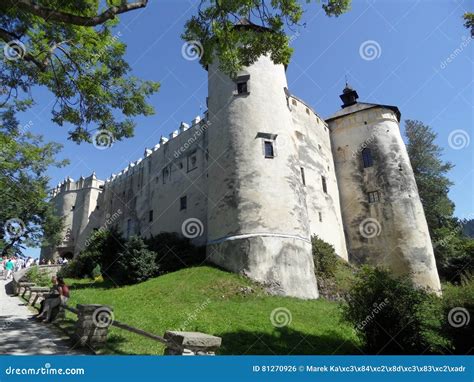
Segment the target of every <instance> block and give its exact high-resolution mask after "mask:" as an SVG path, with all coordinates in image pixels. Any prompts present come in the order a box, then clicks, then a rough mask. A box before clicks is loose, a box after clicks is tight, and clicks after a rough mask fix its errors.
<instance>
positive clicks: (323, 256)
mask: <svg viewBox="0 0 474 382" xmlns="http://www.w3.org/2000/svg"><path fill="white" fill-rule="evenodd" d="M311 244H312V251H313V261H314V271H315V272H316V275H317V276H320V277H323V278H331V277H334V275H335V273H336V270H337V266H338V262H339V258H338V256H337V255H336V251H335V250H334V247H333V246H332V245H331V244H329V243H326V242H325V241H324V240H321V239H320V238H319V237H318V236H312V237H311Z"/></svg>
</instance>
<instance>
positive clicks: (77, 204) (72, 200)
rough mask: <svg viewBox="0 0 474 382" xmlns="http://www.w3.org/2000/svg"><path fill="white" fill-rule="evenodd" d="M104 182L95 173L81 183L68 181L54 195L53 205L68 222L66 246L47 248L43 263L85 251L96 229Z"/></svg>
mask: <svg viewBox="0 0 474 382" xmlns="http://www.w3.org/2000/svg"><path fill="white" fill-rule="evenodd" d="M103 183H104V182H103V181H101V180H98V179H97V178H96V176H95V173H93V174H92V175H90V176H89V177H87V178H83V177H82V176H81V177H80V178H79V180H78V181H76V182H75V181H74V180H73V179H71V178H69V177H68V178H67V179H65V180H64V182H63V183H61V184H60V185H58V187H57V188H55V189H54V190H53V192H52V198H51V203H53V205H54V208H55V211H56V213H57V214H58V215H59V216H62V217H63V218H64V223H63V232H62V237H63V240H62V242H61V243H60V244H59V245H58V246H55V247H43V248H42V249H41V256H40V257H41V259H45V260H46V261H47V260H53V259H57V258H58V257H68V258H72V257H73V256H76V255H77V254H78V253H79V252H80V251H81V250H82V249H84V243H85V240H86V238H87V237H88V236H89V235H90V233H91V232H92V229H93V227H95V224H94V221H93V219H92V213H93V212H94V211H96V210H97V200H98V196H99V194H100V193H101V192H102V187H103Z"/></svg>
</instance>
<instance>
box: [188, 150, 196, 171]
mask: <svg viewBox="0 0 474 382" xmlns="http://www.w3.org/2000/svg"><path fill="white" fill-rule="evenodd" d="M196 167H197V155H196V153H193V154H191V155H189V156H188V171H191V170H194V169H195V168H196Z"/></svg>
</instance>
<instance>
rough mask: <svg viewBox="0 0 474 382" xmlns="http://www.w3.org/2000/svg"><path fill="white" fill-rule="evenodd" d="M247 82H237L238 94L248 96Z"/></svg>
mask: <svg viewBox="0 0 474 382" xmlns="http://www.w3.org/2000/svg"><path fill="white" fill-rule="evenodd" d="M247 93H248V88H247V81H243V82H237V94H247Z"/></svg>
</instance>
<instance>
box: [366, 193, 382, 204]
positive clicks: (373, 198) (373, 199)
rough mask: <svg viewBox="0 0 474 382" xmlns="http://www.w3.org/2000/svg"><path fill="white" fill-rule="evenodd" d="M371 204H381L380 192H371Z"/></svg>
mask: <svg viewBox="0 0 474 382" xmlns="http://www.w3.org/2000/svg"><path fill="white" fill-rule="evenodd" d="M368 197H369V203H376V202H380V193H379V192H378V191H371V192H369V193H368Z"/></svg>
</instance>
